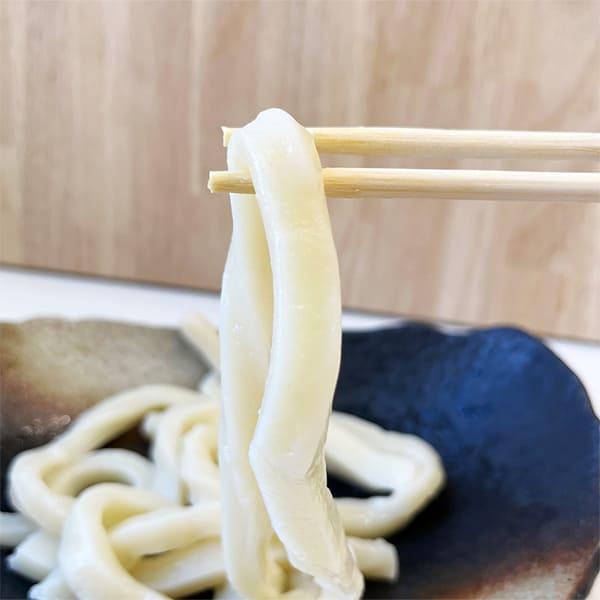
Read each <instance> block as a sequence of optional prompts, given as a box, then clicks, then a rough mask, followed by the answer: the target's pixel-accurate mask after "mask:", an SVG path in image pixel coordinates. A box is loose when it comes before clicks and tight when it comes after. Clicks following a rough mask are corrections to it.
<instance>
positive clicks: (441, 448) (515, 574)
mask: <svg viewBox="0 0 600 600" xmlns="http://www.w3.org/2000/svg"><path fill="white" fill-rule="evenodd" d="M140 329H141V328H140ZM165 335H166V334H165ZM115 343H116V342H115ZM1 358H2V357H1V356H0V362H1ZM1 384H2V381H0V385H1ZM335 408H336V410H340V411H345V412H349V413H352V414H355V415H358V416H360V417H363V418H366V419H369V420H371V421H374V422H375V423H378V424H379V425H381V426H383V427H386V428H388V429H395V430H398V431H402V432H407V433H414V434H417V435H419V436H421V437H423V438H424V439H426V440H427V441H428V442H430V443H431V444H432V445H433V446H434V447H435V448H436V449H437V451H438V452H439V453H440V455H441V456H442V459H443V461H444V465H445V468H446V472H447V477H448V481H447V486H446V488H445V489H444V491H443V492H442V493H441V494H440V495H439V497H438V498H436V499H435V500H434V501H433V502H432V503H431V505H430V506H429V507H427V508H426V509H425V510H424V511H423V512H422V513H421V514H420V515H419V516H418V517H417V518H416V519H415V521H414V522H413V523H412V524H411V525H409V526H408V527H407V528H406V529H404V530H403V531H401V532H399V533H398V534H396V535H395V536H394V537H393V539H392V541H393V543H394V544H396V546H397V547H398V551H399V555H400V579H399V581H398V582H397V583H394V584H386V583H369V584H368V586H367V590H366V595H367V597H369V598H395V599H404V598H407V599H408V598H454V599H457V598H487V597H492V596H493V597H494V598H502V599H503V600H513V599H525V598H532V599H533V598H544V599H545V600H553V599H561V600H562V599H566V598H572V597H585V594H586V591H587V590H588V589H589V586H590V585H591V583H592V581H593V579H594V576H595V574H596V573H597V571H598V560H597V548H598V543H599V523H600V509H599V507H600V504H599V494H598V485H599V482H600V474H599V465H600V460H599V458H600V457H599V441H600V440H599V423H598V420H597V419H596V417H595V416H594V413H593V411H592V408H591V406H590V402H589V399H588V397H587V394H586V392H585V390H584V388H583V386H582V385H581V383H580V381H579V380H578V379H577V377H576V376H575V375H574V374H573V373H572V372H571V371H570V370H569V368H568V367H566V366H565V364H564V363H562V362H561V361H560V359H558V358H557V357H556V356H555V355H554V354H553V353H552V352H551V351H550V350H549V349H548V348H547V347H546V346H544V344H543V343H541V342H540V341H539V340H537V339H535V338H533V337H531V336H529V335H527V334H525V333H523V332H521V331H518V330H514V329H506V328H503V329H486V330H477V331H473V332H471V333H469V334H466V335H446V334H443V333H440V332H439V331H436V330H434V329H432V328H430V327H427V326H423V325H408V326H404V327H400V328H391V329H383V330H377V331H372V332H360V333H346V334H345V335H344V341H343V358H342V367H341V374H340V380H339V384H338V389H337V392H336V397H335ZM5 442H6V443H10V440H4V439H3V444H4V443H5ZM331 487H332V488H333V491H334V493H336V494H338V495H340V494H343V495H352V494H360V491H359V490H354V489H352V488H351V487H349V486H347V485H345V484H342V483H341V482H338V481H332V482H331ZM28 586H29V583H28V582H26V581H25V580H23V579H21V578H20V577H18V576H15V575H14V574H11V573H9V572H6V571H5V570H4V567H3V570H2V582H1V591H0V597H1V598H2V599H7V598H22V597H24V596H25V594H26V590H27V588H28Z"/></svg>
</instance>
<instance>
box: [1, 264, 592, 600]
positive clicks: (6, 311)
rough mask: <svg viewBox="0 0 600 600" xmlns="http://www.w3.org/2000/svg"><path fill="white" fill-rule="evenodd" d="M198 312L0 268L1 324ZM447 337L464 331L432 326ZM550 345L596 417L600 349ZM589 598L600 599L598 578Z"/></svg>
mask: <svg viewBox="0 0 600 600" xmlns="http://www.w3.org/2000/svg"><path fill="white" fill-rule="evenodd" d="M196 312H201V313H203V314H204V315H205V316H206V317H207V318H209V319H210V320H211V321H213V322H214V323H215V324H216V323H217V320H218V316H219V300H218V296H217V295H215V294H209V293H203V292H198V291H191V290H185V289H179V288H167V287H161V286H154V285H145V284H144V285H140V284H133V283H125V282H117V281H106V280H100V279H92V278H86V277H76V276H70V275H58V274H55V273H46V272H40V271H29V270H20V269H13V268H7V267H0V321H22V320H25V319H31V318H34V317H41V316H44V317H48V316H53V317H63V318H67V319H83V318H103V319H114V320H117V321H130V322H135V323H140V324H146V325H163V326H172V327H175V326H177V325H178V324H179V323H180V322H181V321H182V319H184V318H185V317H186V316H188V315H190V314H192V313H196ZM399 322H401V319H398V318H392V317H385V316H381V317H379V316H374V315H366V314H359V313H355V312H352V313H344V318H343V326H344V328H346V329H354V330H356V329H368V328H371V327H376V326H385V325H390V324H395V323H399ZM436 325H437V326H438V327H440V328H441V329H443V330H448V331H461V330H464V328H459V327H455V326H450V325H446V324H439V323H436ZM546 342H547V343H548V345H549V346H550V347H551V348H552V350H554V352H556V354H558V355H559V356H560V357H561V359H562V360H563V361H564V362H565V363H567V364H568V365H569V366H570V367H571V369H572V370H573V371H574V372H575V373H576V374H577V375H578V376H579V378H580V379H581V381H582V382H583V384H584V385H585V387H586V389H587V391H588V394H589V396H590V398H591V400H592V404H593V405H594V410H595V411H596V414H600V344H597V343H586V342H576V341H570V340H558V339H547V340H546ZM589 598H594V599H595V598H599V599H600V578H598V579H597V580H596V582H595V584H594V587H593V589H592V591H591V593H590V595H589Z"/></svg>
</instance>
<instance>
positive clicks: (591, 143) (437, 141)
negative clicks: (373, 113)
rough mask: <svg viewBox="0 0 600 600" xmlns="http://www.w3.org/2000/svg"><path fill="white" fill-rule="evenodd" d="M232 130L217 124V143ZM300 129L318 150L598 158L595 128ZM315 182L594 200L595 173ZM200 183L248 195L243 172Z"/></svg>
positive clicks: (333, 177) (336, 190) (345, 172)
mask: <svg viewBox="0 0 600 600" xmlns="http://www.w3.org/2000/svg"><path fill="white" fill-rule="evenodd" d="M233 131H234V130H233V129H230V128H227V127H224V128H223V143H224V145H225V146H227V144H228V142H229V139H230V138H231V135H232V133H233ZM308 131H309V132H310V133H311V134H312V135H313V136H314V138H315V143H316V147H317V150H318V151H319V152H320V153H324V154H358V155H379V156H384V155H390V156H403V157H430V158H431V157H433V158H467V157H469V158H513V159H520V158H526V159H531V158H535V159H588V160H589V159H592V160H596V161H599V160H600V134H599V133H554V132H533V131H475V130H473V131H469V130H464V131H461V130H450V129H409V128H401V127H314V128H308ZM323 181H324V185H325V193H326V194H327V196H330V197H345V198H353V197H366V196H371V197H408V198H417V197H419V198H442V199H443V198H446V199H461V200H543V201H577V202H600V173H599V172H584V173H581V172H577V173H569V172H550V171H488V170H467V169H364V168H325V169H323ZM208 187H209V189H210V191H211V192H234V193H238V194H252V193H254V188H253V186H252V179H251V177H250V174H249V173H245V172H230V171H211V172H210V174H209V180H208Z"/></svg>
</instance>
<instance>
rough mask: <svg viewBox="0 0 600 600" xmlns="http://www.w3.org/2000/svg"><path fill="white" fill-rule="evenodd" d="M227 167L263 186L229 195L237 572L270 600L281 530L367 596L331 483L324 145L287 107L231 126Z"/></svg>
mask: <svg viewBox="0 0 600 600" xmlns="http://www.w3.org/2000/svg"><path fill="white" fill-rule="evenodd" d="M227 164H228V167H229V169H230V170H235V171H239V170H248V169H249V170H250V173H251V175H252V180H253V183H254V187H255V189H256V191H257V195H256V197H255V198H254V197H248V196H243V195H242V196H240V195H236V194H232V195H231V208H232V214H233V235H232V240H231V246H230V249H229V254H228V257H227V263H226V266H225V272H224V275H223V286H222V296H221V375H222V386H223V406H222V413H221V424H222V425H221V434H220V465H221V477H222V499H223V511H224V520H223V544H224V551H225V562H226V565H227V572H228V575H229V577H230V578H231V580H232V582H233V585H234V587H235V588H236V589H237V591H238V592H239V593H240V594H242V595H243V596H245V597H247V598H263V597H272V596H273V595H274V593H275V592H276V591H277V590H276V589H274V587H273V586H274V580H273V571H274V569H273V567H274V562H273V561H272V560H270V559H269V548H268V545H269V541H270V539H271V537H272V531H271V528H272V529H273V530H274V531H275V533H276V535H277V536H278V537H279V539H280V540H281V542H282V543H283V545H284V547H285V549H286V552H287V554H288V557H289V559H290V562H291V563H292V565H293V566H294V567H295V568H297V569H298V570H300V571H302V572H303V573H306V574H307V575H310V576H312V577H314V579H315V580H316V582H317V583H318V585H319V586H320V587H321V588H322V589H323V591H324V593H326V594H328V595H330V596H344V597H358V596H360V594H361V592H362V589H363V579H362V576H361V574H360V572H359V570H358V568H357V566H356V563H355V560H354V557H353V555H352V553H351V551H350V549H349V546H348V543H347V541H346V538H345V535H344V530H343V528H342V524H341V520H340V518H339V515H338V513H337V510H336V508H335V504H334V502H333V499H332V496H331V494H330V492H329V490H328V488H327V485H326V473H325V457H324V444H325V438H326V434H327V422H328V418H329V414H330V412H331V404H332V399H333V392H334V388H335V383H336V380H337V375H338V369H339V361H340V347H341V300H340V283H339V272H338V264H337V257H336V252H335V246H334V243H333V238H332V233H331V226H330V223H329V215H328V212H327V205H326V199H325V193H324V190H323V181H322V177H321V166H320V162H319V157H318V154H317V151H316V149H315V146H314V140H313V138H312V137H311V136H310V134H309V133H308V132H307V131H306V130H305V129H303V128H302V127H301V126H300V125H298V123H296V121H294V119H292V117H290V116H289V115H288V114H286V113H284V112H283V111H280V110H275V109H273V110H269V111H265V112H263V113H261V114H260V115H259V116H258V117H257V119H256V120H255V121H253V122H252V123H250V124H249V125H247V126H246V127H244V128H243V129H241V130H238V131H237V132H236V133H235V134H234V136H233V137H232V139H231V141H230V144H229V147H228V155H227ZM249 555H250V556H251V557H256V560H255V559H252V560H249Z"/></svg>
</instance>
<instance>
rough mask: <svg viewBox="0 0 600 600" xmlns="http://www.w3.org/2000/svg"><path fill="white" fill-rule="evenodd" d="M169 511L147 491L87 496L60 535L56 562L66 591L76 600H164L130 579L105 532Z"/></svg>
mask: <svg viewBox="0 0 600 600" xmlns="http://www.w3.org/2000/svg"><path fill="white" fill-rule="evenodd" d="M166 506H168V503H167V501H166V500H163V499H161V498H160V496H158V495H155V494H152V493H150V492H148V491H147V490H138V489H135V488H131V487H127V486H123V485H119V484H110V483H101V484H99V485H95V486H93V487H91V488H88V489H87V490H85V491H84V492H83V493H82V494H81V495H80V496H79V498H78V499H77V502H75V504H74V505H73V509H72V510H71V512H70V514H69V516H68V518H67V521H66V522H65V526H64V529H63V532H62V538H61V542H60V547H59V552H58V560H59V564H60V568H61V571H62V573H63V575H64V577H65V580H66V582H67V585H68V586H69V588H70V589H71V590H72V591H73V592H74V593H75V595H76V596H77V597H78V598H84V599H85V600H106V599H107V598H127V600H159V599H160V600H165V599H166V598H167V597H166V596H164V595H163V594H160V593H158V592H155V591H154V590H151V589H149V588H147V587H146V586H145V585H143V584H142V583H139V582H138V581H137V580H136V579H134V578H133V577H132V576H131V575H130V574H129V573H128V572H127V571H126V569H125V568H124V567H123V566H122V565H121V563H120V562H119V560H118V558H117V555H116V553H115V551H114V550H113V548H112V545H111V543H110V536H109V532H108V531H107V528H108V527H112V526H115V525H117V524H118V523H119V522H121V521H123V520H125V519H128V518H130V517H133V516H135V515H139V514H143V513H147V512H150V511H155V510H159V509H161V508H164V507H166Z"/></svg>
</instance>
